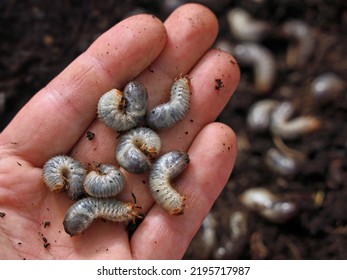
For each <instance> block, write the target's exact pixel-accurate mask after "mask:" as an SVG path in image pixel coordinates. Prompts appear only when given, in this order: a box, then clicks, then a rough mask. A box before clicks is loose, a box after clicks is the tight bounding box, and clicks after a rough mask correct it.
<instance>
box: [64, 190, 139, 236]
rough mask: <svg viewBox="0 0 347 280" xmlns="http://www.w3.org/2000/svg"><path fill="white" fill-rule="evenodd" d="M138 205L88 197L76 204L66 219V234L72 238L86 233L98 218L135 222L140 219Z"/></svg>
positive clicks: (68, 211) (69, 210)
mask: <svg viewBox="0 0 347 280" xmlns="http://www.w3.org/2000/svg"><path fill="white" fill-rule="evenodd" d="M140 209H141V207H139V206H138V205H136V204H134V203H131V202H122V201H118V200H115V199H110V198H95V197H88V198H84V199H81V200H79V201H77V202H75V203H74V204H73V205H72V206H71V207H70V208H69V209H68V210H67V212H66V215H65V218H64V222H63V225H64V229H65V232H66V233H68V234H69V235H71V236H74V235H77V234H80V233H82V232H83V231H85V230H86V229H87V228H88V227H89V226H90V224H91V223H92V222H93V221H94V220H95V219H97V218H102V219H106V220H109V221H113V222H127V221H135V219H136V218H140V217H141V216H140V212H139V211H140Z"/></svg>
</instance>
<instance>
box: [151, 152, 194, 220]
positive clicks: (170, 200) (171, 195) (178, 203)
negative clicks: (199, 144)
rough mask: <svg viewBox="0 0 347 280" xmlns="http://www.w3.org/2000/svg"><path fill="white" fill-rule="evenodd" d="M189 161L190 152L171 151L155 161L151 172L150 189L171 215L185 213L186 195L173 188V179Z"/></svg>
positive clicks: (156, 199)
mask: <svg viewBox="0 0 347 280" xmlns="http://www.w3.org/2000/svg"><path fill="white" fill-rule="evenodd" d="M188 163H189V156H188V154H186V153H184V152H180V151H171V152H168V153H166V154H164V155H163V156H161V157H160V158H159V159H158V160H156V161H155V162H154V164H153V166H152V168H151V171H150V174H149V189H150V192H151V194H152V196H153V198H154V199H155V201H156V202H157V203H158V204H159V205H160V206H161V207H162V208H164V209H165V210H166V211H168V212H169V213H170V214H171V215H179V214H183V211H184V196H182V195H180V194H179V193H178V192H177V191H176V190H175V189H174V188H173V186H172V183H171V180H173V179H174V178H175V177H177V176H178V175H179V174H180V173H181V172H182V171H183V170H184V169H185V168H186V167H187V165H188Z"/></svg>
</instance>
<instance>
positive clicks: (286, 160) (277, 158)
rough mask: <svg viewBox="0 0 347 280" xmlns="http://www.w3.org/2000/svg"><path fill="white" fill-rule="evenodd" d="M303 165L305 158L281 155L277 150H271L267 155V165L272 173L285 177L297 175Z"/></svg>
mask: <svg viewBox="0 0 347 280" xmlns="http://www.w3.org/2000/svg"><path fill="white" fill-rule="evenodd" d="M303 163H304V159H303V158H299V157H295V156H294V155H289V154H285V153H281V152H280V151H279V150H277V149H275V148H270V149H269V150H268V151H267V152H266V154H265V164H266V165H267V166H268V167H269V168H270V169H271V171H273V172H275V173H278V174H280V175H284V176H289V175H294V174H296V173H297V172H298V171H299V168H300V167H301V166H302V164H303Z"/></svg>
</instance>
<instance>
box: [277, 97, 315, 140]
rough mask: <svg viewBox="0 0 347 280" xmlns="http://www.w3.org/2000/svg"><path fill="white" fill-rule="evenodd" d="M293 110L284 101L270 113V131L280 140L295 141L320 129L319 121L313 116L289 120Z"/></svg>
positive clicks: (292, 107) (290, 104)
mask: <svg viewBox="0 0 347 280" xmlns="http://www.w3.org/2000/svg"><path fill="white" fill-rule="evenodd" d="M294 111H295V108H294V106H293V104H292V103H291V102H289V101H284V102H282V103H281V104H280V105H278V106H277V107H276V108H275V109H274V110H273V112H272V115H271V122H270V130H271V132H272V133H273V134H275V135H278V136H279V137H281V138H282V139H296V138H298V137H300V136H303V135H305V134H309V133H311V132H313V131H316V130H317V129H319V128H320V125H321V123H320V121H319V120H318V119H317V118H316V117H314V116H301V117H296V118H294V119H291V120H290V117H291V116H292V115H293V113H294Z"/></svg>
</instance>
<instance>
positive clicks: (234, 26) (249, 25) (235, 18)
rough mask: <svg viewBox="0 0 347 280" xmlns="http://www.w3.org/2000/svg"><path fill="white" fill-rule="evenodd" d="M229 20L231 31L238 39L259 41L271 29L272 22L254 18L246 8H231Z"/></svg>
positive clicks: (228, 15)
mask: <svg viewBox="0 0 347 280" xmlns="http://www.w3.org/2000/svg"><path fill="white" fill-rule="evenodd" d="M227 20H228V23H229V29H230V31H231V33H232V34H233V35H234V37H235V38H236V39H238V40H242V41H252V42H257V41H260V40H261V39H263V38H264V37H265V36H266V35H268V34H269V33H270V31H271V25H270V23H268V22H266V21H262V20H257V19H254V18H252V17H251V15H250V14H249V13H248V12H247V11H246V10H244V9H241V8H234V9H232V10H230V11H229V12H228V14H227Z"/></svg>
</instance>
